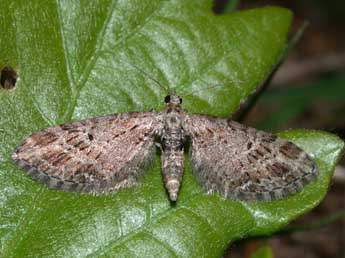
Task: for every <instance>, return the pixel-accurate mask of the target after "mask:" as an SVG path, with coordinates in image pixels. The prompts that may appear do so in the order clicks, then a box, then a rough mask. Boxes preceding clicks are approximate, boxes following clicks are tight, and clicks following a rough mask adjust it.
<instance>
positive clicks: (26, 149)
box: [12, 112, 160, 193]
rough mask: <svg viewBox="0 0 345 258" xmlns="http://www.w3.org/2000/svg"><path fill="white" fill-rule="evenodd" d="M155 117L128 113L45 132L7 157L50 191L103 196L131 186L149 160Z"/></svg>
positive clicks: (149, 113) (29, 138)
mask: <svg viewBox="0 0 345 258" xmlns="http://www.w3.org/2000/svg"><path fill="white" fill-rule="evenodd" d="M159 126H160V122H159V114H157V113H153V112H133V113H120V114H114V115H108V116H103V117H96V118H92V119H87V120H82V121H79V122H74V123H70V124H63V125H60V126H56V127H52V128H48V129H45V130H43V131H40V132H37V133H34V134H32V135H31V136H29V137H27V138H26V139H25V140H24V141H23V142H22V143H21V145H20V146H19V147H18V148H17V149H16V151H15V152H14V153H13V155H12V159H13V160H14V161H15V162H16V163H17V164H18V165H19V166H20V167H22V168H23V169H24V170H26V171H27V173H28V174H29V175H30V176H31V177H33V178H34V179H36V180H38V181H41V182H43V183H45V184H47V185H48V187H50V188H55V189H61V190H66V191H78V192H88V193H107V192H111V191H116V190H118V189H120V188H124V187H130V186H133V185H136V184H137V182H138V178H139V177H140V176H141V175H142V173H143V171H144V168H145V167H146V166H147V165H148V164H149V163H150V161H151V159H152V158H153V156H154V151H155V144H154V133H155V131H156V130H159Z"/></svg>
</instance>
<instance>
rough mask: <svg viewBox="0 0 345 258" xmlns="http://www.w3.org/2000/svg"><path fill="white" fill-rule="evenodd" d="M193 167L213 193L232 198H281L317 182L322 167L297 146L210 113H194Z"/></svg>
mask: <svg viewBox="0 0 345 258" xmlns="http://www.w3.org/2000/svg"><path fill="white" fill-rule="evenodd" d="M185 123H186V126H185V127H186V128H185V129H186V132H187V134H188V135H189V137H190V140H191V148H190V149H191V166H192V169H193V170H194V173H195V174H196V176H197V178H198V179H199V182H200V183H201V184H202V185H203V187H204V188H206V190H207V191H208V192H209V193H213V192H218V193H220V194H221V196H223V197H225V198H228V199H240V200H251V201H256V200H263V201H270V200H275V199H280V198H283V197H285V196H288V195H290V194H294V193H296V192H299V191H300V190H301V189H302V187H303V186H304V185H306V184H308V183H309V182H311V181H313V180H314V179H315V178H316V177H317V175H318V173H319V172H318V168H317V166H316V165H315V163H314V161H313V160H312V159H311V157H310V156H309V155H308V154H307V153H306V152H304V151H303V150H302V149H300V148H299V147H297V146H296V145H295V144H293V143H291V142H289V141H287V140H284V139H281V138H277V137H276V136H274V135H272V134H269V133H266V132H263V131H259V130H256V129H254V128H250V127H247V126H245V125H242V124H239V123H237V122H235V121H231V120H226V119H221V118H217V117H212V116H207V115H190V116H188V117H187V119H186V122H185Z"/></svg>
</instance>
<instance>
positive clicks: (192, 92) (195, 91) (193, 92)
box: [183, 81, 242, 97]
mask: <svg viewBox="0 0 345 258" xmlns="http://www.w3.org/2000/svg"><path fill="white" fill-rule="evenodd" d="M236 83H242V81H238V82H236ZM222 86H225V84H216V85H212V86H208V87H205V88H202V89H197V90H194V91H191V92H189V93H187V94H184V95H183V96H184V97H188V96H190V95H193V94H195V93H197V92H201V91H203V90H209V89H213V88H217V87H222Z"/></svg>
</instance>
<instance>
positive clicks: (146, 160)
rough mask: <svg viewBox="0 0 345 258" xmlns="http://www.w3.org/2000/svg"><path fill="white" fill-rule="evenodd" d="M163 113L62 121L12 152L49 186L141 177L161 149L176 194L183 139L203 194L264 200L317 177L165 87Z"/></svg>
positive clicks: (251, 132)
mask: <svg viewBox="0 0 345 258" xmlns="http://www.w3.org/2000/svg"><path fill="white" fill-rule="evenodd" d="M165 103H166V107H165V109H164V110H163V111H162V112H155V111H152V112H132V113H119V114H112V115H108V116H102V117H96V118H92V119H86V120H82V121H78V122H74V123H69V124H62V125H59V126H56V127H52V128H48V129H45V130H43V131H40V132H37V133H34V134H32V135H30V136H28V137H27V138H26V139H24V141H23V142H22V143H21V144H20V145H19V147H17V149H16V150H15V152H14V153H13V155H12V159H13V160H14V162H15V163H16V164H18V165H19V166H20V167H21V168H23V169H24V170H25V171H26V172H27V173H28V175H30V176H31V177H32V178H34V179H36V180H38V181H40V182H43V183H45V184H47V185H48V187H50V188H55V189H62V190H65V191H77V192H84V193H95V194H98V193H110V192H114V191H117V190H119V189H121V188H126V187H131V186H134V185H137V184H138V183H139V182H140V178H141V177H142V175H143V174H144V172H145V168H146V167H147V166H148V164H150V162H151V161H152V158H153V157H154V155H155V151H156V148H157V147H156V146H157V143H158V144H159V148H160V149H161V167H162V176H163V181H164V184H165V188H166V190H167V192H168V195H169V198H170V200H171V201H173V202H174V201H176V200H177V198H178V193H179V189H180V187H181V184H182V178H183V169H184V149H185V147H186V146H187V145H189V149H190V160H191V167H192V169H193V171H194V174H195V176H196V177H197V179H198V181H199V183H200V184H201V185H202V186H203V187H204V189H205V190H206V191H207V193H219V194H220V195H221V196H222V197H224V198H228V199H240V200H251V201H259V200H264V201H269V200H275V199H280V198H283V197H285V196H288V195H290V194H294V193H296V192H298V191H300V190H301V189H302V188H303V186H304V185H306V184H307V183H309V182H311V181H313V180H314V179H315V178H316V177H317V175H318V173H319V172H318V168H317V166H316V165H315V163H314V161H313V160H312V159H311V157H310V156H309V155H308V154H307V153H306V152H304V151H303V150H302V149H300V148H299V147H297V146H296V145H295V144H293V143H291V142H289V141H287V140H284V139H281V138H277V137H276V136H274V135H272V134H269V133H266V132H263V131H259V130H256V129H254V128H250V127H247V126H245V125H243V124H240V123H237V122H235V121H232V120H226V119H222V118H218V117H214V116H209V115H194V114H188V113H187V112H186V111H185V110H183V109H182V107H181V104H182V98H181V97H179V96H178V95H177V94H176V93H175V92H171V93H170V95H168V96H167V97H166V98H165Z"/></svg>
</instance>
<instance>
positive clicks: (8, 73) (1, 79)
mask: <svg viewBox="0 0 345 258" xmlns="http://www.w3.org/2000/svg"><path fill="white" fill-rule="evenodd" d="M17 79H18V75H17V73H16V71H15V70H14V69H13V68H12V67H9V66H5V67H4V68H2V70H1V75H0V84H1V86H2V87H3V88H4V89H6V90H10V89H13V88H14V87H15V86H16V82H17Z"/></svg>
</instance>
